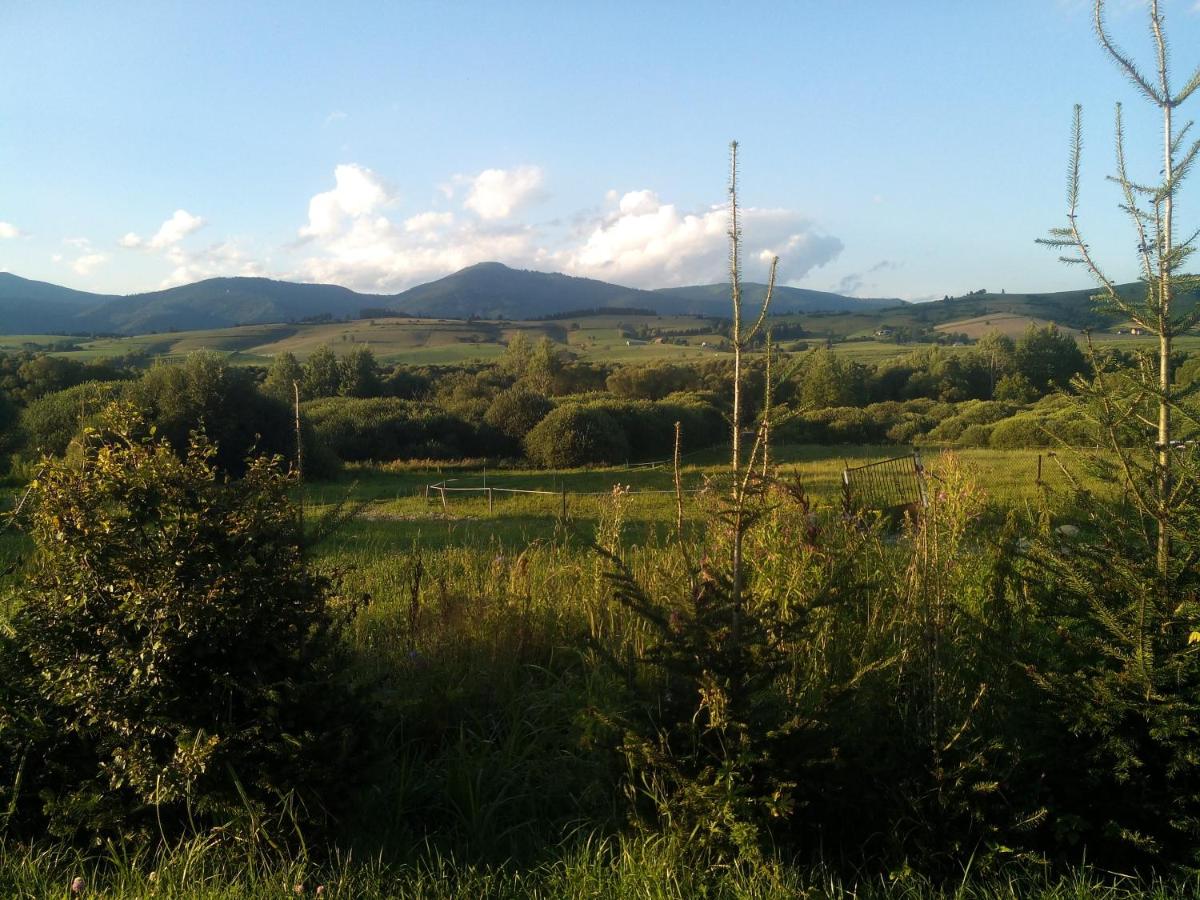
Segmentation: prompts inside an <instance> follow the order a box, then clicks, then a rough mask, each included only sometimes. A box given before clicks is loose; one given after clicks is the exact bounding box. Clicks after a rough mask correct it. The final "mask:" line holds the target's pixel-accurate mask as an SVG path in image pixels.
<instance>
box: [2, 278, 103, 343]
mask: <svg viewBox="0 0 1200 900" xmlns="http://www.w3.org/2000/svg"><path fill="white" fill-rule="evenodd" d="M116 299H119V298H117V297H113V296H109V295H106V294H89V293H87V292H86V291H73V290H71V289H70V288H65V287H59V286H58V285H57V284H49V283H48V282H45V281H30V280H29V279H28V278H21V277H19V276H17V275H11V274H9V273H8V272H0V332H3V333H5V334H38V333H41V332H48V331H64V330H69V329H68V324H67V323H70V322H73V321H75V320H76V319H78V318H79V317H80V316H83V315H86V313H87V312H88V311H89V310H91V309H94V308H96V307H99V306H101V305H103V304H104V303H106V302H108V301H110V300H116Z"/></svg>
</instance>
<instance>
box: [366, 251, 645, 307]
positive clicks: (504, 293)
mask: <svg viewBox="0 0 1200 900" xmlns="http://www.w3.org/2000/svg"><path fill="white" fill-rule="evenodd" d="M658 299H659V298H658V297H657V295H656V293H655V292H654V291H642V290H638V289H637V288H627V287H620V286H619V285H615V284H609V283H608V282H605V281H596V280H595V279H593V278H576V277H574V276H571V275H559V274H557V273H548V272H531V271H528V270H526V269H510V268H509V267H508V266H506V265H503V264H501V263H496V262H485V263H478V264H477V265H474V266H468V267H467V268H465V269H462V270H460V271H458V272H455V273H454V274H453V275H447V276H446V277H445V278H439V279H438V280H437V281H431V282H429V283H428V284H421V285H417V286H416V287H414V288H409V289H408V290H407V291H404V292H403V293H402V294H397V295H396V296H395V297H394V298H392V300H391V301H390V302H389V303H388V306H390V307H391V308H392V309H394V310H397V311H398V312H404V313H408V314H410V315H415V316H437V317H440V318H453V319H465V318H468V317H469V316H478V317H479V318H482V319H529V318H536V317H538V316H548V315H553V314H554V313H560V312H570V311H573V310H578V309H593V308H596V307H603V306H624V307H639V308H641V309H657V307H658V305H659V304H658V302H657V301H658Z"/></svg>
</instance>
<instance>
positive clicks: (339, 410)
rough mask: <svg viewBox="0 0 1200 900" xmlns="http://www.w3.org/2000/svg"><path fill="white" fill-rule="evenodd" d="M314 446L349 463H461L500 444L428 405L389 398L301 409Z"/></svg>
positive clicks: (324, 402)
mask: <svg viewBox="0 0 1200 900" xmlns="http://www.w3.org/2000/svg"><path fill="white" fill-rule="evenodd" d="M303 412H304V415H305V418H306V420H307V421H308V422H309V423H310V425H311V426H312V429H313V433H314V435H315V438H316V442H317V443H318V444H319V445H320V446H322V447H324V448H326V449H327V450H329V451H331V452H332V453H334V454H336V455H337V457H338V458H339V459H342V460H345V461H347V462H350V461H362V460H379V461H391V460H397V459H412V458H417V459H461V458H463V457H467V456H473V455H478V454H479V453H480V452H481V451H482V452H484V453H487V452H490V451H492V450H495V449H496V448H497V447H499V446H500V443H499V442H498V441H496V440H495V439H494V438H493V437H490V432H487V431H481V430H480V429H477V428H476V427H475V426H474V425H472V424H471V423H470V422H466V421H464V420H463V419H461V418H459V417H458V416H456V415H453V414H452V413H448V412H444V411H442V410H441V409H439V408H438V407H436V406H434V405H432V404H425V403H415V402H413V401H410V400H398V399H396V398H394V397H375V398H369V399H359V398H353V397H331V398H326V399H324V400H317V401H314V402H312V403H307V404H305V405H304V408H303Z"/></svg>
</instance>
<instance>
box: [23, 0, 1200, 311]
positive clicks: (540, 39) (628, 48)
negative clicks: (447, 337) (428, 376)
mask: <svg viewBox="0 0 1200 900" xmlns="http://www.w3.org/2000/svg"><path fill="white" fill-rule="evenodd" d="M1109 6H1110V10H1109V23H1110V26H1111V29H1112V31H1113V33H1114V34H1115V35H1116V36H1117V38H1118V39H1119V40H1120V42H1121V43H1122V44H1123V45H1124V46H1125V47H1126V48H1127V49H1129V50H1130V51H1131V52H1133V53H1134V54H1136V55H1139V56H1141V57H1143V58H1148V54H1149V52H1150V49H1151V48H1150V44H1149V41H1148V36H1147V27H1146V18H1145V9H1144V6H1143V4H1141V3H1139V2H1136V0H1110V3H1109ZM1198 6H1200V4H1198V3H1197V2H1196V0H1165V2H1164V9H1165V12H1166V14H1167V24H1168V28H1169V31H1170V34H1171V36H1172V41H1173V44H1174V47H1175V48H1176V59H1175V68H1176V72H1175V76H1176V79H1177V81H1179V82H1180V83H1181V82H1182V81H1183V80H1184V79H1185V78H1186V77H1187V76H1188V75H1189V74H1190V71H1191V66H1192V65H1193V64H1194V63H1197V62H1200V50H1197V51H1196V52H1195V53H1190V52H1189V51H1190V50H1191V48H1197V47H1200V9H1198V8H1197V7H1198ZM1090 23H1091V9H1090V3H1088V2H1086V0H1003V2H1001V0H956V2H952V0H907V2H904V3H898V2H895V0H887V2H885V0H855V2H832V0H795V2H774V3H757V2H738V3H732V2H703V0H695V2H690V3H671V2H659V3H648V2H640V3H622V2H604V3H588V4H584V3H578V4H576V3H563V2H561V0H560V2H545V3H543V2H516V0H514V2H510V3H495V2H489V3H467V2H462V3H457V2H450V0H443V2H438V3H434V2H429V3H424V2H404V3H401V2H386V3H384V2H379V3H369V2H346V3H337V4H333V3H317V2H296V0H293V2H259V3H246V2H244V0H242V2H223V0H210V2H206V3H191V2H189V3H183V2H177V3H175V2H159V3H153V4H152V3H147V2H120V0H110V2H106V3H104V4H98V3H91V4H85V3H67V2H53V0H39V2H26V0H5V2H4V4H3V5H0V35H2V36H3V41H4V45H5V48H6V50H5V62H4V65H3V66H0V270H7V271H11V272H15V273H17V274H20V275H23V276H26V277H30V278H38V279H44V280H47V281H54V282H57V283H61V284H68V285H70V286H73V287H78V288H82V289H87V290H96V291H106V292H109V291H111V292H121V293H124V292H132V291H139V290H151V289H155V288H158V287H160V286H164V285H168V284H174V283H180V282H183V281H191V280H196V279H199V278H203V277H208V276H212V275H233V274H263V275H270V276H273V277H283V278H290V279H295V280H315V281H330V282H335V283H341V284H346V285H348V286H350V287H354V288H357V289H360V290H367V291H380V292H390V291H395V290H400V289H402V288H404V287H407V286H409V285H411V284H415V283H419V282H421V281H426V280H429V279H431V278H434V277H438V276H440V275H443V274H447V273H449V272H451V271H454V270H455V269H457V268H459V267H461V266H462V265H467V264H470V263H472V262H478V261H482V260H486V259H499V260H501V261H503V262H507V263H509V264H512V265H517V266H522V267H527V268H537V269H544V270H548V271H566V272H570V273H573V274H580V275H587V276H591V277H597V278H603V279H606V280H611V281H615V282H618V283H624V284H631V285H638V286H648V287H657V286H665V285H670V284H685V283H695V282H707V281H716V280H720V279H721V278H722V269H723V264H724V257H725V248H724V241H723V239H722V231H723V229H724V227H725V224H724V215H725V213H724V210H723V209H722V208H721V204H722V203H723V202H724V200H725V192H724V186H725V179H726V165H727V162H726V160H727V144H728V142H729V140H730V139H732V138H736V139H737V140H739V141H740V142H741V147H742V149H741V161H742V175H741V183H742V203H743V206H744V207H745V209H746V217H745V237H746V244H747V250H748V251H749V253H748V256H749V258H750V266H751V272H750V273H749V274H750V275H752V276H753V275H755V274H761V273H762V271H763V269H764V267H765V263H764V262H762V259H763V258H765V257H766V256H768V255H769V254H770V253H772V252H775V253H779V255H780V256H781V257H782V262H781V265H780V277H781V278H782V279H783V280H785V281H787V282H788V283H792V284H797V285H800V286H804V287H811V288H816V289H823V290H841V291H845V292H849V293H856V294H858V295H860V296H901V297H905V298H913V299H915V298H924V297H935V296H936V297H940V296H942V295H943V294H947V293H950V294H956V293H963V292H966V291H969V290H973V289H977V288H981V287H986V288H988V289H991V290H999V289H1001V288H1004V289H1007V290H1009V291H1019V290H1055V289H1066V288H1073V287H1081V286H1084V284H1086V281H1085V280H1083V279H1082V278H1081V275H1082V273H1080V272H1079V271H1077V270H1073V269H1068V268H1067V267H1065V266H1063V265H1061V264H1059V263H1057V262H1056V261H1055V259H1054V257H1053V255H1052V254H1051V253H1049V252H1047V251H1045V250H1043V249H1041V248H1039V247H1037V246H1035V245H1034V243H1033V240H1034V238H1036V237H1038V236H1040V235H1041V234H1042V233H1043V232H1044V231H1045V229H1046V228H1048V227H1050V226H1052V225H1057V224H1059V223H1060V221H1061V220H1062V218H1063V192H1064V180H1065V179H1064V175H1065V166H1066V152H1067V136H1068V131H1069V125H1070V114H1071V107H1072V104H1074V103H1075V102H1080V103H1083V104H1084V113H1085V135H1086V150H1085V153H1086V156H1085V170H1084V205H1083V209H1082V222H1083V224H1084V226H1085V228H1086V230H1087V233H1088V236H1089V239H1090V240H1091V242H1092V244H1093V247H1094V249H1096V251H1097V252H1098V253H1099V255H1100V256H1101V257H1102V258H1104V259H1105V260H1106V261H1107V262H1108V264H1109V267H1110V269H1111V271H1112V273H1113V274H1114V275H1116V276H1117V277H1133V275H1134V271H1135V270H1134V265H1133V264H1134V260H1133V257H1132V254H1131V253H1130V252H1129V251H1130V249H1131V245H1132V240H1131V239H1130V237H1129V234H1128V231H1127V230H1126V228H1125V222H1124V221H1123V220H1122V218H1121V214H1120V213H1119V212H1118V211H1117V209H1116V206H1115V204H1116V202H1117V199H1118V197H1117V195H1116V193H1115V192H1114V190H1113V188H1112V186H1111V185H1108V184H1106V183H1105V181H1104V176H1105V175H1106V174H1107V173H1108V172H1109V171H1110V170H1111V159H1112V138H1111V134H1112V109H1113V104H1114V102H1115V101H1118V100H1120V101H1123V102H1125V103H1126V109H1127V117H1128V120H1129V121H1128V126H1129V132H1130V136H1131V145H1132V149H1133V150H1134V152H1133V153H1132V154H1131V155H1132V158H1133V163H1134V165H1135V166H1136V167H1137V169H1138V171H1139V172H1141V173H1144V175H1143V177H1144V178H1145V179H1147V180H1149V179H1152V178H1153V177H1154V175H1155V174H1156V172H1157V171H1158V164H1157V153H1158V152H1159V151H1158V149H1157V147H1156V145H1155V141H1156V140H1157V134H1158V126H1157V124H1156V121H1155V118H1154V116H1153V114H1152V113H1151V112H1150V111H1149V110H1147V109H1146V108H1145V104H1144V103H1143V102H1141V101H1139V100H1138V98H1137V97H1136V96H1135V95H1134V93H1133V90H1132V88H1131V87H1130V86H1129V85H1128V84H1127V82H1126V81H1125V80H1124V79H1123V78H1122V77H1121V75H1120V73H1118V72H1117V71H1116V69H1115V68H1114V67H1113V66H1112V65H1111V64H1110V63H1109V62H1108V61H1107V59H1106V58H1105V57H1104V55H1103V54H1102V52H1101V51H1100V49H1099V48H1098V47H1097V45H1096V42H1095V39H1094V37H1093V35H1092V32H1091V24H1090ZM1191 105H1193V106H1195V107H1196V109H1198V110H1200V100H1196V99H1194V100H1193V103H1192V104H1191ZM1189 113H1191V114H1192V115H1195V114H1196V113H1195V112H1193V111H1191V110H1189V109H1188V107H1186V106H1185V107H1184V109H1183V116H1184V118H1186V117H1187V116H1188V114H1189ZM1196 200H1200V196H1197V192H1196V190H1195V189H1194V188H1189V189H1187V190H1185V193H1184V196H1183V198H1182V203H1181V206H1182V213H1183V219H1184V223H1185V224H1186V223H1187V222H1188V221H1192V220H1196V221H1200V215H1197V216H1192V217H1191V218H1189V214H1190V213H1193V212H1196V211H1197V205H1196V202H1195V201H1196Z"/></svg>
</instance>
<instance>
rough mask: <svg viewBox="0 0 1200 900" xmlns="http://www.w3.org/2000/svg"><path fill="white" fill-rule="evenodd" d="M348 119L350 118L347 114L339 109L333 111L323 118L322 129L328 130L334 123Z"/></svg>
mask: <svg viewBox="0 0 1200 900" xmlns="http://www.w3.org/2000/svg"><path fill="white" fill-rule="evenodd" d="M348 118H350V116H349V115H348V114H347V113H344V112H342V111H341V110H340V109H335V110H334V111H333V112H331V113H330V114H329V115H327V116H326V117H325V122H324V123H323V125H322V127H324V128H328V127H329V126H330V125H332V124H333V123H334V122H342V121H344V120H346V119H348Z"/></svg>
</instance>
